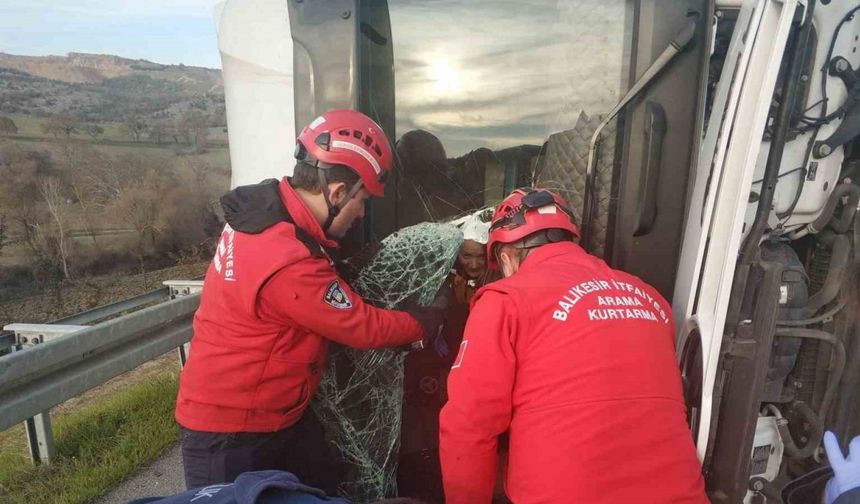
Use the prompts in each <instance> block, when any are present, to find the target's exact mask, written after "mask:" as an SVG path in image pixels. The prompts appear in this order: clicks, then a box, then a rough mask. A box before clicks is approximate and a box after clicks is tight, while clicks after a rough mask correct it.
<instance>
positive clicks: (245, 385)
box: [176, 179, 423, 432]
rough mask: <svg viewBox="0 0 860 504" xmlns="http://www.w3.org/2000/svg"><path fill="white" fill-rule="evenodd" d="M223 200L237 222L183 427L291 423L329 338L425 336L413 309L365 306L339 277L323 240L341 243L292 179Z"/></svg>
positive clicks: (209, 291)
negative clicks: (327, 231) (331, 237)
mask: <svg viewBox="0 0 860 504" xmlns="http://www.w3.org/2000/svg"><path fill="white" fill-rule="evenodd" d="M222 204H223V206H224V207H225V216H226V218H227V222H228V225H227V226H226V227H225V230H224V232H223V233H222V235H221V241H220V243H219V244H218V250H217V251H216V253H215V258H214V259H213V261H212V264H211V265H210V266H209V270H208V272H207V273H206V279H205V288H204V289H203V294H202V297H201V300H200V308H199V309H198V310H197V313H196V314H195V316H194V337H193V338H192V340H191V352H190V355H189V359H188V362H187V364H186V366H185V369H184V370H183V371H182V376H181V378H180V382H179V397H178V398H177V403H176V420H177V421H178V422H179V424H180V425H182V426H184V427H186V428H188V429H193V430H198V431H208V432H273V431H277V430H280V429H283V428H286V427H289V426H290V425H292V424H294V423H295V422H297V421H298V420H299V418H301V416H302V413H303V412H304V410H305V409H306V408H307V406H308V403H309V402H310V399H311V397H312V396H313V394H314V392H315V391H316V389H317V386H318V385H319V382H320V377H321V374H322V372H323V369H324V365H325V358H326V351H327V347H328V340H333V341H336V342H338V343H342V344H344V345H349V346H352V347H356V348H376V347H386V346H397V345H403V344H407V343H410V342H412V341H416V340H419V339H421V337H422V334H423V333H422V329H421V326H420V325H419V324H418V322H417V321H416V320H415V319H414V318H412V317H411V316H410V315H408V314H407V313H404V312H398V311H388V310H382V309H378V308H374V307H372V306H370V305H368V304H365V303H364V301H362V299H361V297H359V295H358V294H356V293H355V292H353V291H352V290H351V289H350V288H349V286H348V285H347V284H346V283H345V282H344V281H343V280H341V279H340V278H338V276H337V273H336V272H335V270H334V268H333V267H332V263H331V261H330V259H329V257H328V256H327V255H326V254H325V252H324V251H323V249H322V247H321V246H320V244H322V245H325V246H335V245H336V244H335V243H334V242H332V241H330V240H328V239H327V238H326V237H325V235H324V233H323V231H322V229H321V227H320V225H319V223H318V221H317V220H316V219H315V218H314V216H313V214H312V213H311V212H310V210H309V209H308V208H307V207H306V206H305V204H304V203H303V202H302V200H301V199H300V198H299V197H298V195H297V194H296V193H295V191H294V190H293V189H292V187H290V185H289V183H288V182H287V181H286V179H284V180H283V181H281V182H280V183H277V182H276V181H271V183H269V184H268V185H267V184H265V183H264V184H258V185H255V186H245V187H243V188H239V189H237V190H235V191H233V192H231V193H228V195H227V196H225V198H223V199H222ZM293 222H294V223H295V224H293ZM231 225H232V226H231ZM243 230H245V231H246V232H243Z"/></svg>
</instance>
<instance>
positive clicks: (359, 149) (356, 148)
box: [331, 140, 382, 175]
mask: <svg viewBox="0 0 860 504" xmlns="http://www.w3.org/2000/svg"><path fill="white" fill-rule="evenodd" d="M331 146H332V148H335V149H337V148H342V149H348V150H351V151H353V152H357V153H358V154H361V157H363V158H364V159H366V160H367V162H368V163H370V166H373V171H375V172H376V174H377V175H379V174H380V173H382V168H380V167H379V163H378V162H377V161H376V159H374V158H373V155H371V154H370V152H368V151H367V149H364V148H362V147H359V146H358V145H355V144H354V143H350V142H344V141H343V140H334V141H332V143H331Z"/></svg>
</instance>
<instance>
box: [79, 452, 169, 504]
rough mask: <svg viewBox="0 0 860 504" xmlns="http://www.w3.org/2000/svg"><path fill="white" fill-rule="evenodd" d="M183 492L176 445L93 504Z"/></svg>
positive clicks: (119, 503) (123, 502) (117, 503)
mask: <svg viewBox="0 0 860 504" xmlns="http://www.w3.org/2000/svg"><path fill="white" fill-rule="evenodd" d="M183 490H185V478H184V476H183V474H182V456H181V454H180V452H179V445H176V446H174V447H173V448H171V449H170V451H169V452H167V453H166V454H165V455H164V456H163V457H161V458H160V459H158V460H156V461H155V462H153V463H152V464H150V465H148V466H146V467H144V468H143V469H142V470H141V471H140V472H138V473H137V474H135V475H134V476H132V477H131V478H130V479H128V480H126V481H124V482H123V483H122V484H120V485H119V486H118V487H116V488H114V489H113V490H112V491H111V492H110V493H108V494H107V495H105V496H104V497H102V498H101V499H100V500H98V501H96V503H95V504H125V503H126V502H128V501H131V500H134V499H140V498H141V497H159V496H165V495H171V494H174V493H177V492H181V491H183Z"/></svg>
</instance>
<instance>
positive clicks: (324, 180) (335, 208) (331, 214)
mask: <svg viewBox="0 0 860 504" xmlns="http://www.w3.org/2000/svg"><path fill="white" fill-rule="evenodd" d="M317 175H318V176H319V181H320V189H321V190H322V193H323V199H325V205H326V208H328V216H327V217H326V220H325V222H324V223H323V225H322V230H323V233H326V234H328V228H330V227H331V224H332V222H334V218H335V217H337V216H338V214H339V213H340V211H341V210H342V209H343V207H345V206H346V205H347V204H348V203H349V202H350V200H351V199H352V198H354V197H355V195H356V193H358V191H360V190H361V187H362V185H363V184H362V181H361V179H359V180H358V182H356V183H355V185H353V186H352V189H350V190H349V192H348V193H346V197H345V198H343V199H342V200H341V202H340V203H339V204H337V205H334V204H332V202H331V198H329V194H328V193H329V189H328V177H326V175H325V168H320V166H319V164H317Z"/></svg>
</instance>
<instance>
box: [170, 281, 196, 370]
mask: <svg viewBox="0 0 860 504" xmlns="http://www.w3.org/2000/svg"><path fill="white" fill-rule="evenodd" d="M162 284H163V285H165V286H167V288H168V289H169V291H170V299H176V298H178V297H184V296H190V295H192V294H197V293H198V292H200V291H202V290H203V280H165V281H164V282H162ZM176 351H177V352H178V353H179V366H180V367H181V368H185V363H186V362H187V361H188V353H189V352H190V351H191V342H190V341H189V342H188V343H184V344H182V345H181V346H180V347H179V348H177V349H176Z"/></svg>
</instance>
